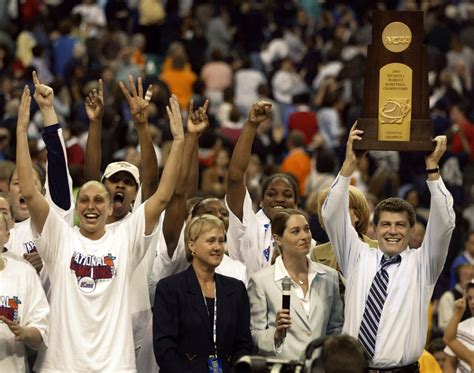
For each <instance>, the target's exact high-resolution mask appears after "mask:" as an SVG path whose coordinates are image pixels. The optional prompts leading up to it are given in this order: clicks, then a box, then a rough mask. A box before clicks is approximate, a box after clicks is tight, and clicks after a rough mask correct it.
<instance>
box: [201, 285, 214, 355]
mask: <svg viewBox="0 0 474 373" xmlns="http://www.w3.org/2000/svg"><path fill="white" fill-rule="evenodd" d="M202 296H203V298H204V305H205V306H206V311H207V314H208V315H209V310H208V307H207V302H206V296H205V295H204V292H203V293H202ZM212 341H213V342H214V356H216V357H217V286H216V282H215V281H214V320H213V322H212Z"/></svg>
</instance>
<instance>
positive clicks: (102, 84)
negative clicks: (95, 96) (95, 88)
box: [99, 79, 104, 99]
mask: <svg viewBox="0 0 474 373" xmlns="http://www.w3.org/2000/svg"><path fill="white" fill-rule="evenodd" d="M99 97H100V98H102V99H103V98H104V82H103V81H102V79H99Z"/></svg>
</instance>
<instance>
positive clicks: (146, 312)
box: [105, 214, 161, 349]
mask: <svg viewBox="0 0 474 373" xmlns="http://www.w3.org/2000/svg"><path fill="white" fill-rule="evenodd" d="M131 215H132V214H128V215H126V216H125V217H124V218H123V219H121V220H119V221H116V222H114V223H110V224H107V225H106V226H105V228H106V229H107V230H112V229H116V228H117V227H118V226H120V224H122V223H124V222H125V221H127V220H128V219H129V218H130V216H131ZM160 222H161V219H160ZM159 230H160V227H159V226H158V228H157V231H159ZM155 256H156V251H155V250H154V246H153V245H150V247H149V249H148V250H147V251H146V254H145V256H144V257H143V259H142V260H141V262H140V263H139V264H138V266H137V268H136V269H135V271H134V272H133V275H132V279H131V281H130V289H131V290H132V291H131V293H130V298H129V303H130V315H131V316H132V328H133V341H134V343H135V349H139V348H141V346H142V344H143V340H144V335H145V329H146V326H147V325H148V323H149V321H150V320H151V317H152V313H151V305H150V298H149V296H148V276H149V274H150V272H151V268H152V265H153V260H154V259H155Z"/></svg>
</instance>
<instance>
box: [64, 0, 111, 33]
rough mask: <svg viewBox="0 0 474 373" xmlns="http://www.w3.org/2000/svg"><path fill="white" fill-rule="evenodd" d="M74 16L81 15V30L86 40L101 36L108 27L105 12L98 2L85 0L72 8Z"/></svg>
mask: <svg viewBox="0 0 474 373" xmlns="http://www.w3.org/2000/svg"><path fill="white" fill-rule="evenodd" d="M72 14H80V15H81V25H80V29H81V33H82V36H83V38H84V39H88V38H92V37H98V36H100V35H101V33H102V31H103V30H104V28H105V26H106V25H107V19H106V18H105V12H104V10H103V9H102V7H101V6H100V5H99V4H97V1H96V0H83V1H82V4H78V5H76V6H75V7H74V8H72Z"/></svg>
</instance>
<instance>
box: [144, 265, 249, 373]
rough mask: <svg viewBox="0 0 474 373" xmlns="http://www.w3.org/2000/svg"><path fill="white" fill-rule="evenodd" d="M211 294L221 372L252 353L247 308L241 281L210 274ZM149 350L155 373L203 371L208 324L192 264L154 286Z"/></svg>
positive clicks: (208, 346) (209, 334)
mask: <svg viewBox="0 0 474 373" xmlns="http://www.w3.org/2000/svg"><path fill="white" fill-rule="evenodd" d="M215 279H216V291H217V355H218V356H219V357H220V358H221V359H222V362H223V368H224V372H228V371H230V367H231V366H232V364H233V363H234V362H235V361H236V360H237V359H238V358H240V357H241V356H242V355H248V354H250V353H251V352H252V337H251V334H250V306H249V300H248V296H247V291H246V289H245V285H244V283H243V282H241V281H239V280H236V279H233V278H230V277H227V276H222V275H219V274H216V275H215ZM153 348H154V351H155V358H156V362H157V363H158V365H159V367H160V372H161V373H171V372H179V373H181V372H203V373H207V372H209V368H208V366H207V359H208V357H209V355H211V354H213V353H214V343H213V339H212V326H211V321H210V318H209V315H208V312H207V306H206V305H205V303H204V297H203V293H202V291H201V288H200V286H199V282H198V279H197V277H196V274H195V272H194V270H193V267H192V266H189V268H188V269H187V270H185V271H184V272H181V273H178V274H176V275H172V276H169V277H167V278H164V279H162V280H161V281H160V282H158V284H157V286H156V295H155V305H154V309H153Z"/></svg>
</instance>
